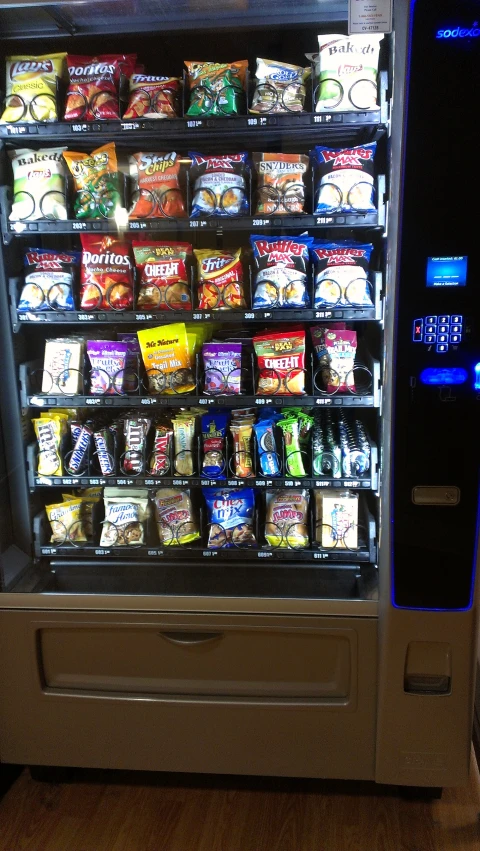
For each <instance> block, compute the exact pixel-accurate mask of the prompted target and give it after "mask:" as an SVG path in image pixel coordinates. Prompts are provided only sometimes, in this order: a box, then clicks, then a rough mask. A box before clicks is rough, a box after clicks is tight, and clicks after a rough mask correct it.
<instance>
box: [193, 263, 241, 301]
mask: <svg viewBox="0 0 480 851" xmlns="http://www.w3.org/2000/svg"><path fill="white" fill-rule="evenodd" d="M193 253H194V255H195V257H196V260H197V269H198V302H199V304H198V307H199V309H200V310H231V309H234V308H240V307H246V304H245V296H244V289H243V266H242V261H241V254H242V249H241V248H239V249H238V250H237V251H216V250H214V249H212V248H202V249H195V250H194V252H193Z"/></svg>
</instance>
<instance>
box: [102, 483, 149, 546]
mask: <svg viewBox="0 0 480 851" xmlns="http://www.w3.org/2000/svg"><path fill="white" fill-rule="evenodd" d="M103 502H104V505H105V520H104V521H103V524H102V535H101V538H100V546H101V547H128V546H141V545H142V544H143V543H145V529H144V524H145V521H146V519H147V518H148V516H149V505H148V491H147V490H144V489H143V488H138V489H134V490H124V489H122V488H105V489H104V491H103Z"/></svg>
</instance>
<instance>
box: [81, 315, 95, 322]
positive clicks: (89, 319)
mask: <svg viewBox="0 0 480 851" xmlns="http://www.w3.org/2000/svg"><path fill="white" fill-rule="evenodd" d="M77 319H78V321H79V322H93V320H94V319H95V314H94V313H77Z"/></svg>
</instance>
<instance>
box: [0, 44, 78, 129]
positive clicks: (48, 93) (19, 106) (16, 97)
mask: <svg viewBox="0 0 480 851" xmlns="http://www.w3.org/2000/svg"><path fill="white" fill-rule="evenodd" d="M66 55H67V54H66V53H50V54H46V55H45V56H7V61H6V66H7V67H6V83H5V109H4V110H3V114H2V117H1V119H0V121H1V122H4V123H5V124H14V123H16V122H17V121H25V122H27V123H29V124H30V123H32V122H35V121H57V119H58V113H57V98H56V95H57V80H58V79H60V78H62V77H63V76H64V70H65V58H66Z"/></svg>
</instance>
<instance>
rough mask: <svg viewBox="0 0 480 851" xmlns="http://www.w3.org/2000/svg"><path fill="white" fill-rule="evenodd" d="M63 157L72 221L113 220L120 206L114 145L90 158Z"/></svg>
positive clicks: (67, 152)
mask: <svg viewBox="0 0 480 851" xmlns="http://www.w3.org/2000/svg"><path fill="white" fill-rule="evenodd" d="M63 156H64V159H65V161H66V163H67V165H68V168H69V170H70V172H71V174H72V176H73V181H74V185H75V199H74V202H73V212H74V215H75V218H76V219H86V220H91V219H112V218H114V217H115V213H116V211H117V210H118V209H119V208H120V207H121V206H122V198H121V193H120V179H119V174H118V165H117V154H116V150H115V142H108V143H107V144H106V145H102V147H101V148H97V150H96V151H92V153H91V154H81V153H76V152H75V151H65V153H64V155H63Z"/></svg>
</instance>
